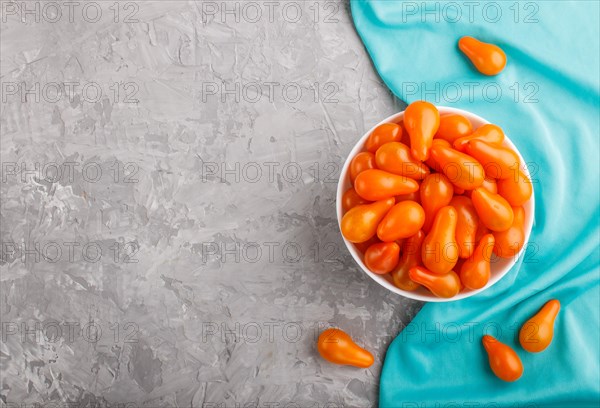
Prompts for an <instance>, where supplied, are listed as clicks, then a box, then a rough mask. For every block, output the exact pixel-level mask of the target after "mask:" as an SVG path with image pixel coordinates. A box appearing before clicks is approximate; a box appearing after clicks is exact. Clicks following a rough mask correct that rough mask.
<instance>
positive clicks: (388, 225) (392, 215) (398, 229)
mask: <svg viewBox="0 0 600 408" xmlns="http://www.w3.org/2000/svg"><path fill="white" fill-rule="evenodd" d="M423 222H425V211H424V210H423V207H421V206H420V205H419V203H416V202H414V201H402V202H400V203H398V204H396V205H395V206H393V207H392V209H391V210H390V211H388V213H387V214H386V215H385V217H383V220H381V222H380V223H379V226H378V227H377V236H378V237H379V239H380V240H382V241H383V242H392V241H396V240H398V239H402V238H408V237H411V236H413V235H415V234H416V233H417V232H418V231H419V230H420V229H421V227H422V226H423Z"/></svg>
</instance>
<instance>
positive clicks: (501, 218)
mask: <svg viewBox="0 0 600 408" xmlns="http://www.w3.org/2000/svg"><path fill="white" fill-rule="evenodd" d="M471 201H473V205H474V206H475V210H477V215H478V216H479V218H480V219H481V221H482V222H483V224H484V225H485V226H486V227H488V228H489V229H491V230H492V231H506V230H507V229H509V228H510V226H511V225H512V223H513V220H514V213H513V210H512V208H511V206H510V204H509V203H508V201H506V200H505V199H504V198H502V196H500V195H499V194H494V193H491V192H489V191H488V190H487V189H485V188H483V187H480V188H477V189H475V190H474V191H473V193H472V194H471Z"/></svg>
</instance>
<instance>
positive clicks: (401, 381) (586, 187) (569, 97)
mask: <svg viewBox="0 0 600 408" xmlns="http://www.w3.org/2000/svg"><path fill="white" fill-rule="evenodd" d="M351 8H352V15H353V19H354V23H355V26H356V29H357V31H358V33H359V35H360V36H361V38H362V40H363V42H364V44H365V46H366V48H367V50H368V52H369V54H370V56H371V58H372V60H373V63H374V65H375V68H376V69H377V71H378V72H379V74H380V75H381V77H382V78H383V80H384V81H385V83H386V84H387V85H388V86H389V88H390V89H391V90H392V91H393V92H394V93H395V94H396V95H397V96H398V97H399V98H400V99H402V100H404V101H405V102H407V103H410V102H412V101H414V100H419V99H426V100H428V101H430V102H433V103H435V104H438V105H446V106H453V107H457V108H462V109H466V110H469V111H471V112H473V113H475V114H478V115H480V116H482V117H484V118H486V119H487V120H489V121H490V122H492V123H495V124H498V125H499V126H501V127H502V128H503V129H504V131H505V132H506V134H507V135H508V136H509V137H510V138H511V139H512V141H513V142H514V143H515V144H516V146H517V147H518V149H519V150H520V151H521V153H522V154H523V156H524V157H525V158H526V160H527V162H528V163H529V168H530V170H531V171H532V173H533V179H534V183H535V184H534V190H535V200H536V214H535V224H534V227H533V232H532V236H531V240H530V244H529V245H528V247H527V251H526V253H525V256H524V257H523V258H521V259H520V261H519V262H518V264H517V265H516V266H515V267H514V268H513V269H512V270H511V271H510V272H509V274H508V275H507V276H506V277H504V278H503V279H502V280H501V281H500V282H498V283H497V284H496V285H495V286H493V287H492V288H490V289H489V290H487V291H485V292H484V293H481V294H479V295H476V296H474V297H472V298H469V299H465V300H462V301H457V302H451V303H430V304H427V305H425V306H424V307H423V309H422V310H421V311H420V312H419V314H418V315H417V316H416V318H415V319H414V320H413V322H411V324H410V325H408V326H407V327H406V328H405V329H404V330H403V331H402V332H401V333H400V335H399V336H398V337H397V338H396V339H395V340H394V341H393V343H392V344H391V345H390V347H389V349H388V351H387V354H386V358H385V363H384V366H383V371H382V374H381V381H380V401H379V404H380V406H381V407H417V406H418V407H425V408H427V407H434V406H441V407H444V406H454V407H463V406H494V405H486V404H492V403H495V404H496V405H495V406H510V407H526V406H540V407H541V406H543V407H588V406H589V407H598V406H599V405H600V374H599V372H600V286H599V281H600V272H599V261H600V250H599V249H600V226H599V219H600V210H599V209H600V181H599V174H600V173H599V163H600V157H599V156H600V125H599V122H600V117H599V116H600V113H599V112H600V111H599V100H600V85H599V82H600V63H599V59H600V49H599V47H600V45H599V41H600V40H599V39H600V29H599V21H600V8H599V2H597V1H590V2H587V1H586V2H580V3H577V2H567V1H540V2H519V3H517V2H512V1H511V2H471V3H469V2H420V1H419V2H413V1H390V0H379V1H362V0H352V2H351ZM464 35H471V36H474V37H476V38H478V39H480V40H482V41H485V42H490V43H494V44H497V45H498V46H500V47H501V48H502V49H503V50H504V51H505V52H506V54H507V57H508V64H507V66H506V69H505V70H504V71H503V72H502V73H501V74H500V75H498V76H495V77H486V76H483V75H481V74H480V73H478V72H477V71H476V70H475V69H474V67H473V66H472V65H471V63H470V61H468V60H467V59H466V58H465V57H464V55H462V53H460V51H459V50H458V47H457V41H458V39H459V38H460V37H461V36H464ZM554 298H555V299H559V300H560V302H561V304H562V309H561V311H560V313H559V315H558V318H557V320H556V325H555V337H554V340H553V342H552V344H551V345H550V347H549V348H548V349H546V350H545V351H544V352H542V353H539V354H531V353H528V352H526V351H524V350H523V349H522V348H521V347H520V345H519V344H518V330H519V328H520V327H521V325H522V324H523V323H524V322H525V321H526V320H527V319H528V318H529V317H530V316H531V315H533V314H534V313H535V312H537V310H538V309H539V308H540V307H541V306H542V305H543V304H544V303H545V302H546V301H548V300H550V299H554ZM484 333H485V334H492V335H494V336H496V337H497V338H498V339H499V340H500V341H502V342H505V343H507V344H509V345H510V346H512V347H513V348H514V349H515V350H516V351H517V353H518V354H519V356H520V357H521V359H522V361H523V365H524V367H525V371H524V374H523V377H522V378H521V379H520V380H518V381H517V382H514V383H504V382H502V381H501V380H499V379H497V378H496V377H494V376H493V374H492V372H491V370H490V368H489V365H488V362H487V356H486V354H485V351H484V349H483V347H482V345H481V337H482V335H483V334H484ZM436 403H438V404H440V405H435V404H436ZM450 403H455V404H456V405H446V404H450ZM468 403H472V404H474V405H468ZM527 404H532V405H527Z"/></svg>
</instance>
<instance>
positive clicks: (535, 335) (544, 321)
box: [519, 299, 560, 353]
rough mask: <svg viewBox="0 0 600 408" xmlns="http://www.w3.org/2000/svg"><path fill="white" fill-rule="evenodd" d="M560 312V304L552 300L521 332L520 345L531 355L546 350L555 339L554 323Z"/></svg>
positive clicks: (527, 322)
mask: <svg viewBox="0 0 600 408" xmlns="http://www.w3.org/2000/svg"><path fill="white" fill-rule="evenodd" d="M559 311H560V302H559V301H558V300H556V299H553V300H550V301H549V302H547V303H546V304H545V305H544V306H542V308H541V309H540V310H539V311H538V312H537V313H536V314H535V315H534V316H533V317H532V318H531V319H529V320H527V321H526V322H525V324H523V327H521V330H520V331H519V343H521V346H522V347H523V348H524V349H525V350H527V351H529V352H530V353H539V352H540V351H544V350H546V348H548V346H549V345H550V343H552V338H553V337H554V321H555V320H556V316H557V315H558V312H559Z"/></svg>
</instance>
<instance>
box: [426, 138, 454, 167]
mask: <svg viewBox="0 0 600 408" xmlns="http://www.w3.org/2000/svg"><path fill="white" fill-rule="evenodd" d="M436 144H441V145H444V146H445V147H450V143H448V141H446V140H444V139H433V142H431V146H432V147H433V145H436ZM425 164H426V165H427V166H428V167H429V168H431V169H433V170H435V171H436V172H438V173H441V172H442V166H440V165H439V164H438V162H436V161H435V160H434V159H433V156H432V155H431V154H429V158H428V159H427V160H425Z"/></svg>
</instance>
